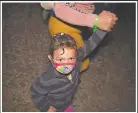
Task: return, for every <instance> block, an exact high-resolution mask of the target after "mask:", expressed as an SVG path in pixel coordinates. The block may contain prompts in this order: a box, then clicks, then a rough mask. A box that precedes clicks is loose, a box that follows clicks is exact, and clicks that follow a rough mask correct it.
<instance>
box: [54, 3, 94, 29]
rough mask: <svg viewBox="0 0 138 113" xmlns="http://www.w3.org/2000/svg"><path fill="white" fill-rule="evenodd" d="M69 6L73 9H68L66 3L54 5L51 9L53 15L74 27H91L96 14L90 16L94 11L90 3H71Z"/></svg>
mask: <svg viewBox="0 0 138 113" xmlns="http://www.w3.org/2000/svg"><path fill="white" fill-rule="evenodd" d="M71 5H72V6H73V7H70V6H69V5H67V4H66V3H55V7H54V9H53V10H54V12H55V15H56V16H57V17H58V18H60V19H62V20H63V21H66V22H68V23H71V24H74V25H80V26H88V27H93V22H94V19H95V17H96V14H92V13H93V11H94V10H95V8H94V5H93V4H90V3H71ZM75 8H77V9H75ZM79 10H80V11H79ZM82 11H83V13H82ZM85 12H86V13H85Z"/></svg>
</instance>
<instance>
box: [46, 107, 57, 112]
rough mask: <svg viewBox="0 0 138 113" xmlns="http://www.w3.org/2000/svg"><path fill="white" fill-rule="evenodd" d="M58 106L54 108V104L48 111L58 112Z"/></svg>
mask: <svg viewBox="0 0 138 113" xmlns="http://www.w3.org/2000/svg"><path fill="white" fill-rule="evenodd" d="M56 111H57V110H56V108H54V107H53V106H50V108H49V110H48V111H47V112H56Z"/></svg>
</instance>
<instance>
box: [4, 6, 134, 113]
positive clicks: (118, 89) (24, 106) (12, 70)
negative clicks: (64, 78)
mask: <svg viewBox="0 0 138 113" xmlns="http://www.w3.org/2000/svg"><path fill="white" fill-rule="evenodd" d="M2 6H3V14H2V16H3V18H2V111H3V112H37V111H38V110H37V108H36V107H35V105H34V104H33V103H32V100H31V97H30V94H29V88H30V84H31V82H32V80H33V79H35V78H36V77H37V76H39V75H40V73H41V72H42V71H44V70H45V69H46V64H47V61H48V60H47V53H48V47H49V42H50V40H49V35H48V28H47V25H45V24H44V23H43V20H42V18H41V8H40V6H39V4H32V3H31V4H25V3H22V4H3V5H2ZM134 12H135V7H134V5H130V4H122V5H119V6H118V8H117V10H116V13H117V15H118V17H119V20H118V23H117V25H116V26H115V28H114V29H113V31H112V33H109V36H108V37H107V38H106V40H104V41H103V42H102V43H103V44H101V46H100V48H99V50H98V52H97V53H96V55H95V57H93V59H92V61H91V62H90V66H89V69H88V70H87V71H86V72H84V73H82V76H81V84H80V86H79V88H78V91H77V94H76V96H75V98H74V104H75V105H76V111H77V112H101V111H104V112H116V111H120V112H134V111H135V80H136V79H135V78H136V77H135V17H134V16H135V13H134ZM109 39H110V41H109ZM107 42H108V43H107Z"/></svg>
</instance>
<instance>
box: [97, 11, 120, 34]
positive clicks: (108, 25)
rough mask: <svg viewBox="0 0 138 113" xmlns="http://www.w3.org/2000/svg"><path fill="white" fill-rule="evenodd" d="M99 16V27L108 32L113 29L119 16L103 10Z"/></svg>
mask: <svg viewBox="0 0 138 113" xmlns="http://www.w3.org/2000/svg"><path fill="white" fill-rule="evenodd" d="M98 16H99V20H98V27H99V28H100V29H101V30H105V31H108V32H109V31H111V29H112V28H113V27H114V25H115V24H116V21H117V20H118V18H117V16H116V15H115V14H114V13H111V12H109V11H102V12H101V13H100V14H99V15H98Z"/></svg>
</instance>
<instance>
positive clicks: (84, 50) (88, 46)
mask: <svg viewBox="0 0 138 113" xmlns="http://www.w3.org/2000/svg"><path fill="white" fill-rule="evenodd" d="M106 34H107V32H105V31H102V30H97V31H96V32H95V33H93V34H92V36H91V37H90V38H89V39H88V40H87V41H86V42H85V44H84V46H82V47H80V48H79V49H78V58H79V59H80V60H83V59H84V58H85V57H87V56H88V55H89V54H90V53H91V52H92V51H93V50H94V49H95V48H96V47H97V46H98V45H99V43H100V42H101V41H102V40H103V39H104V37H105V36H106Z"/></svg>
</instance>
